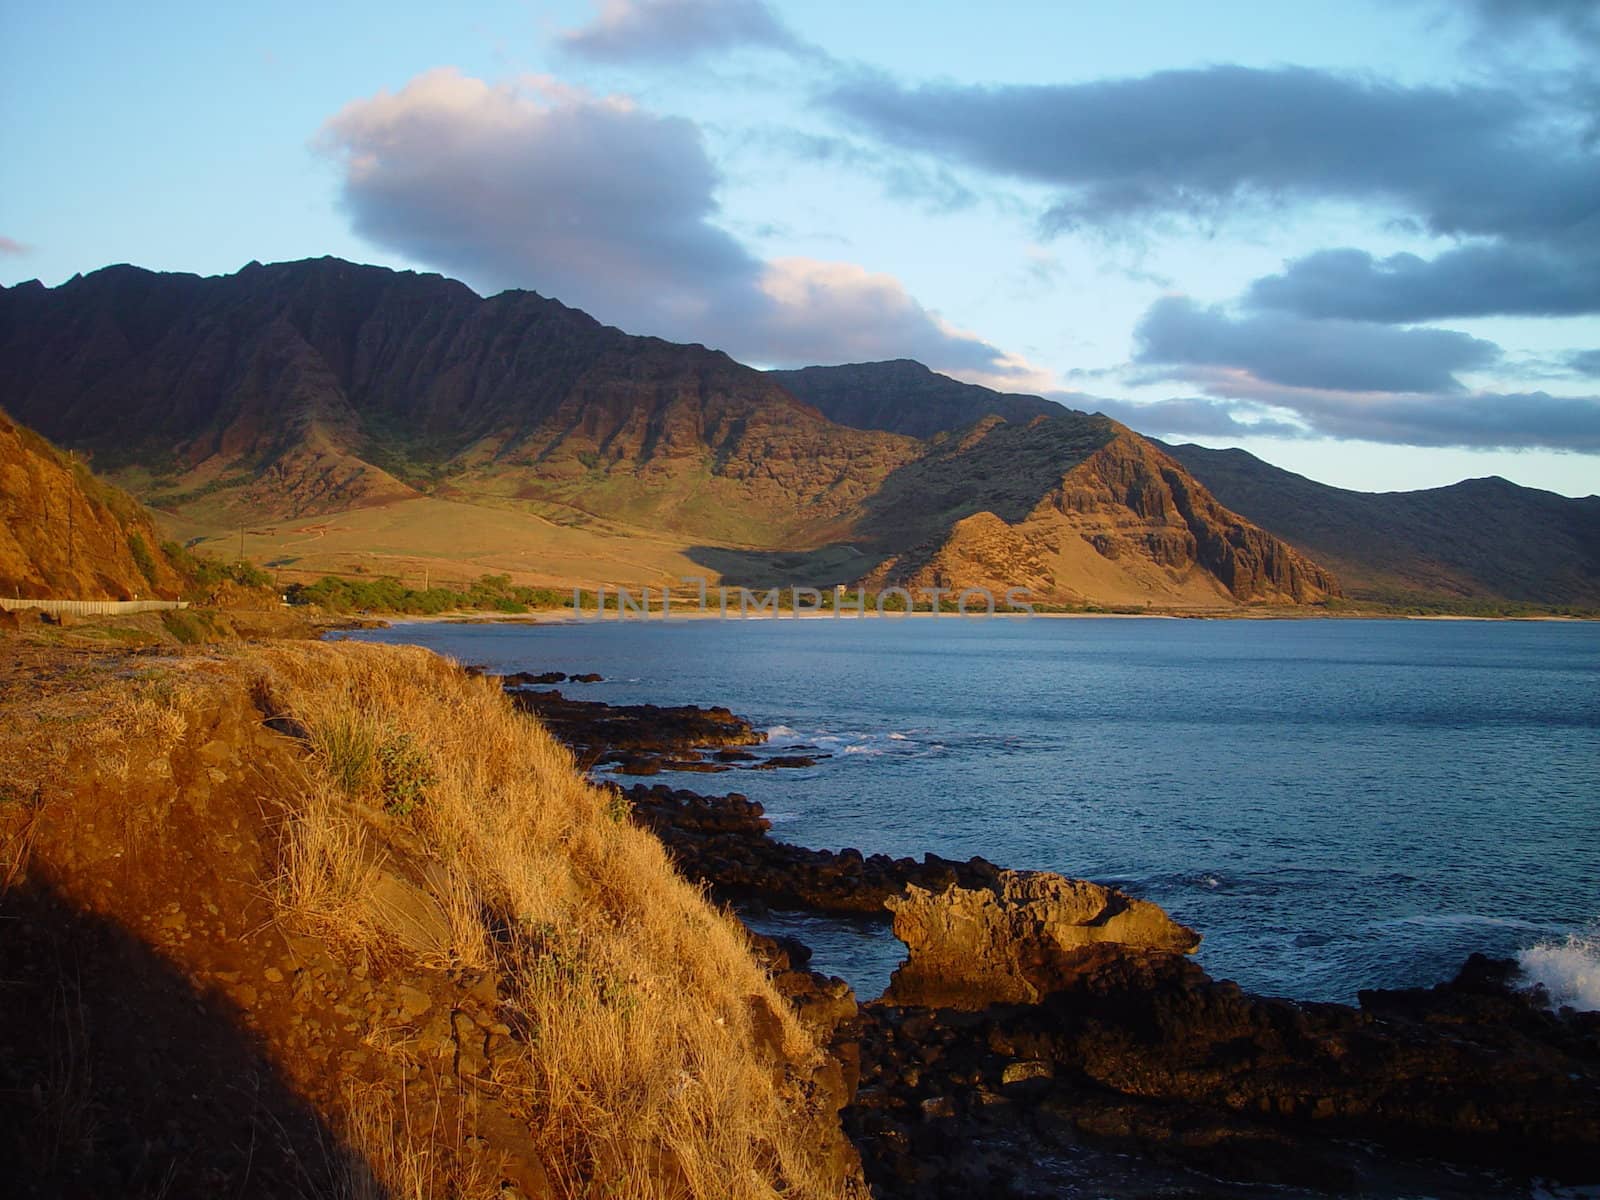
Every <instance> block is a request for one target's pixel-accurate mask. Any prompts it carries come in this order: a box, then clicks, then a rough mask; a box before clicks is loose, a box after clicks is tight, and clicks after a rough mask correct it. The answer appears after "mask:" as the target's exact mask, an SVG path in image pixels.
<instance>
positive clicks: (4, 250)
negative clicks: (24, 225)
mask: <svg viewBox="0 0 1600 1200" xmlns="http://www.w3.org/2000/svg"><path fill="white" fill-rule="evenodd" d="M31 253H33V247H32V246H29V245H27V244H25V243H23V242H19V241H17V240H16V239H15V238H8V237H6V236H5V235H4V234H0V254H5V255H14V256H16V257H18V258H21V257H22V256H23V255H24V254H31Z"/></svg>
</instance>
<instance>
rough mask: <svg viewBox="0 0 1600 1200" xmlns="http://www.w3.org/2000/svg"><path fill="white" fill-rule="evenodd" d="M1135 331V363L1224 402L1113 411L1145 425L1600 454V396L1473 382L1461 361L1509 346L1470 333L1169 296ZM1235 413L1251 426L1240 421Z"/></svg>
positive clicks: (1486, 357) (1480, 361)
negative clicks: (1225, 306) (1258, 310)
mask: <svg viewBox="0 0 1600 1200" xmlns="http://www.w3.org/2000/svg"><path fill="white" fill-rule="evenodd" d="M1135 336H1136V347H1137V349H1136V354H1135V359H1134V361H1135V362H1138V363H1143V364H1147V365H1159V366H1162V367H1164V368H1165V371H1164V373H1163V374H1161V375H1160V376H1158V377H1157V378H1165V379H1181V380H1184V381H1185V382H1187V383H1189V384H1190V385H1192V386H1198V387H1199V388H1200V390H1201V391H1202V392H1204V393H1205V395H1206V397H1208V398H1209V400H1210V401H1211V402H1213V403H1214V404H1215V405H1216V407H1214V408H1210V409H1208V408H1206V407H1203V405H1204V404H1205V403H1206V401H1196V400H1182V401H1177V400H1175V401H1167V402H1163V403H1162V404H1157V405H1156V406H1154V412H1153V413H1151V414H1150V415H1148V416H1145V415H1141V414H1138V413H1137V411H1136V408H1135V407H1133V406H1130V407H1129V408H1128V409H1126V410H1125V412H1126V415H1123V413H1120V412H1119V413H1115V414H1113V415H1117V416H1119V417H1120V419H1123V420H1125V421H1128V422H1129V423H1130V424H1135V425H1136V427H1138V428H1142V429H1151V430H1153V431H1161V432H1173V433H1177V432H1183V433H1198V434H1208V435H1214V436H1250V435H1257V436H1259V435H1266V436H1300V437H1303V436H1318V435H1320V436H1325V437H1333V438H1347V439H1359V440H1363V441H1374V442H1392V443H1395V444H1398V445H1407V446H1429V447H1438V446H1465V447H1472V448H1480V449H1487V448H1491V447H1493V448H1502V449H1533V448H1543V449H1556V450H1573V451H1579V452H1582V453H1587V454H1595V453H1600V396H1552V395H1550V394H1549V393H1547V392H1537V391H1536V392H1521V393H1504V392H1486V391H1472V390H1469V389H1468V388H1466V387H1465V386H1463V385H1462V383H1461V382H1460V380H1458V379H1457V378H1456V372H1458V371H1466V370H1471V369H1473V368H1476V367H1482V366H1488V365H1490V364H1492V363H1494V362H1495V361H1496V360H1497V359H1498V358H1499V357H1500V350H1499V347H1497V346H1495V345H1494V343H1492V342H1486V341H1481V340H1479V339H1477V338H1472V337H1468V336H1467V335H1466V334H1463V333H1457V332H1453V331H1450V330H1442V329H1403V328H1395V327H1391V326H1387V325H1373V324H1367V323H1363V322H1356V321H1340V320H1309V319H1306V318H1302V317H1295V316H1285V315H1282V314H1278V313H1265V314H1250V315H1245V316H1242V317H1234V316H1230V315H1229V314H1227V313H1226V312H1224V311H1223V310H1221V309H1219V308H1202V307H1200V306H1199V305H1196V304H1195V303H1194V302H1193V301H1191V300H1188V299H1186V298H1184V297H1166V298H1164V299H1162V300H1159V301H1157V302H1156V303H1155V304H1154V305H1152V306H1151V308H1150V310H1149V311H1148V312H1147V313H1146V314H1145V317H1144V319H1143V320H1142V321H1141V322H1140V324H1139V327H1138V330H1137V332H1136V335H1135ZM1149 381H1150V380H1148V379H1147V380H1145V381H1144V382H1149ZM1230 418H1232V419H1233V420H1234V421H1236V422H1237V425H1238V426H1250V428H1248V429H1246V428H1240V427H1233V426H1230V424H1229V419H1230ZM1163 419H1164V420H1165V421H1166V424H1161V421H1162V420H1163ZM1273 423H1276V424H1277V425H1280V426H1282V425H1287V426H1288V429H1289V430H1290V432H1285V431H1284V430H1283V429H1282V428H1274V424H1273Z"/></svg>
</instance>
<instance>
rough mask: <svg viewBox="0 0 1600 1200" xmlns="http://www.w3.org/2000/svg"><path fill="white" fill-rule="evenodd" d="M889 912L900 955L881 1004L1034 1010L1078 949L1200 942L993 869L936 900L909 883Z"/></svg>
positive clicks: (1110, 894)
mask: <svg viewBox="0 0 1600 1200" xmlns="http://www.w3.org/2000/svg"><path fill="white" fill-rule="evenodd" d="M888 907H889V909H890V911H892V912H893V913H894V935H895V937H897V938H899V939H900V940H901V941H902V942H904V943H905V944H906V949H907V951H908V957H907V958H906V961H905V962H904V963H902V964H901V965H900V967H899V968H898V969H897V970H896V971H895V973H894V979H893V980H892V981H891V982H890V984H889V991H888V993H887V994H886V995H885V997H884V999H885V1001H886V1002H888V1003H890V1004H902V1005H920V1006H923V1007H927V1008H959V1009H983V1008H987V1007H988V1006H989V1005H991V1004H1035V1003H1038V1001H1040V1000H1041V999H1043V998H1044V997H1045V996H1047V995H1049V994H1050V993H1051V992H1054V991H1058V990H1060V989H1061V988H1062V987H1063V986H1066V985H1067V984H1068V983H1069V982H1070V980H1071V979H1072V978H1073V976H1074V975H1075V973H1076V970H1077V966H1076V961H1075V959H1076V951H1079V950H1082V949H1083V948H1084V947H1086V946H1092V945H1097V944H1099V943H1101V942H1111V943H1115V944H1116V945H1119V946H1128V947H1133V948H1137V949H1145V950H1163V951H1168V952H1175V953H1183V954H1187V953H1190V952H1192V951H1193V950H1194V949H1195V947H1197V946H1198V945H1199V944H1200V935H1199V934H1197V933H1196V932H1195V931H1194V930H1192V929H1190V928H1188V927H1187V926H1184V925H1180V924H1178V922H1176V921H1174V920H1173V919H1172V918H1171V917H1169V916H1168V915H1167V914H1166V913H1165V912H1164V911H1163V910H1162V909H1161V908H1160V907H1159V906H1158V905H1155V904H1151V903H1150V902H1149V901H1148V900H1136V899H1134V898H1133V897H1132V896H1129V895H1127V894H1126V893H1124V892H1121V891H1118V890H1117V889H1116V888H1112V887H1106V886H1104V885H1102V884H1098V883H1090V882H1089V881H1088V880H1085V879H1064V878H1063V877H1061V876H1060V875H1053V874H1050V873H1049V872H1047V871H1001V872H999V874H998V875H997V876H996V877H995V878H994V879H993V880H992V881H989V882H987V883H985V884H984V885H982V886H980V887H975V888H966V887H952V888H947V889H945V890H943V891H941V892H931V891H927V890H925V889H923V888H920V887H917V886H915V885H910V886H908V887H907V888H906V892H905V895H903V896H897V897H894V898H892V899H890V900H889V901H888Z"/></svg>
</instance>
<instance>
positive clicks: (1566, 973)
mask: <svg viewBox="0 0 1600 1200" xmlns="http://www.w3.org/2000/svg"><path fill="white" fill-rule="evenodd" d="M1517 962H1518V963H1519V964H1520V965H1521V967H1522V973H1523V975H1524V976H1525V977H1526V978H1527V980H1528V982H1529V984H1530V985H1532V984H1537V985H1538V986H1540V987H1542V988H1544V990H1545V991H1546V992H1548V993H1549V994H1550V1002H1551V1003H1552V1004H1553V1005H1555V1006H1556V1007H1558V1008H1560V1007H1563V1006H1565V1007H1568V1008H1576V1009H1579V1010H1581V1011H1584V1012H1600V925H1597V926H1595V927H1594V928H1591V929H1590V930H1589V931H1588V932H1586V933H1574V934H1569V935H1568V936H1567V937H1566V938H1564V939H1562V940H1561V941H1550V942H1540V943H1538V944H1537V945H1534V946H1530V947H1528V948H1527V949H1526V950H1524V951H1522V952H1521V953H1520V954H1518V955H1517Z"/></svg>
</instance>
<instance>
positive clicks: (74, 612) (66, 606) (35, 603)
mask: <svg viewBox="0 0 1600 1200" xmlns="http://www.w3.org/2000/svg"><path fill="white" fill-rule="evenodd" d="M188 607H189V602H188V601H187V600H8V599H6V598H5V597H4V596H0V609H3V610H5V611H6V612H18V611H20V610H22V609H25V608H37V609H41V610H42V611H44V612H52V613H67V614H69V615H71V616H75V617H109V616H115V615H116V614H118V613H141V612H161V611H163V610H164V609H169V608H188Z"/></svg>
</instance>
